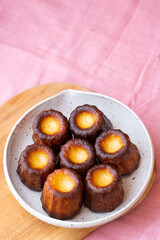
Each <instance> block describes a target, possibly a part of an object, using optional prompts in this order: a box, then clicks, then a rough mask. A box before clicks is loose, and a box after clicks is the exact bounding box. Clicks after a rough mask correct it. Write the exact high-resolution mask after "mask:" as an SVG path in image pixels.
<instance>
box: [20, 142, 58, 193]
mask: <svg viewBox="0 0 160 240" xmlns="http://www.w3.org/2000/svg"><path fill="white" fill-rule="evenodd" d="M55 167H56V156H55V154H54V152H53V150H52V149H50V148H49V147H47V146H46V145H42V144H32V145H28V146H27V147H26V148H25V149H24V151H23V152H22V153H21V155H20V158H19V162H18V167H17V173H18V175H19V177H20V179H21V181H22V182H23V183H24V184H25V185H26V186H27V187H29V188H30V189H32V190H35V191H41V190H42V188H43V185H44V182H45V180H46V178H47V176H48V174H49V173H51V172H52V171H53V170H54V169H55Z"/></svg>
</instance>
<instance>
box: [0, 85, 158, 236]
mask: <svg viewBox="0 0 160 240" xmlns="http://www.w3.org/2000/svg"><path fill="white" fill-rule="evenodd" d="M65 89H75V90H81V91H90V90H88V89H86V88H83V87H81V86H77V85H73V84H70V83H49V84H45V85H40V86H36V87H33V88H31V89H28V90H26V91H24V92H22V93H20V94H18V95H16V96H14V97H13V98H11V99H10V100H8V101H7V102H6V103H4V104H3V105H2V106H1V107H0V122H1V124H0V132H1V136H0V142H1V145H0V153H1V158H2V156H3V151H4V145H5V142H6V139H7V136H8V134H9V132H10V130H11V128H12V127H13V125H14V124H15V123H16V121H17V120H18V119H19V117H20V116H22V115H23V114H24V113H25V112H26V111H27V110H28V109H29V108H30V107H32V106H33V105H35V104H36V103H38V102H40V101H42V100H44V99H46V98H48V97H51V96H53V95H55V94H57V93H59V92H60V91H63V90H65ZM0 174H1V176H2V189H1V190H2V191H1V192H2V196H1V197H0V203H1V204H0V206H1V207H0V210H1V208H2V213H3V214H2V215H3V217H1V220H0V239H3V240H9V239H12V240H19V239H22V236H23V239H27V240H31V239H34V240H41V239H43V240H45V239H46V240H48V239H57V240H63V239H66V238H67V239H70V240H72V239H73V240H81V239H82V238H84V237H85V236H87V235H88V234H89V233H90V232H92V231H93V230H95V229H96V228H97V227H94V228H84V229H69V228H59V227H55V226H52V225H49V224H47V223H44V222H42V221H40V220H38V219H37V218H35V217H33V216H32V215H31V214H29V213H28V212H27V211H25V210H24V209H23V208H22V207H21V206H20V205H19V204H18V202H17V201H16V200H15V199H14V197H13V196H12V193H11V192H10V190H9V188H8V186H7V183H6V181H5V177H4V173H3V161H2V159H1V161H0ZM155 175H156V167H154V170H153V174H152V178H151V180H150V182H149V184H148V186H147V189H146V191H145V192H144V194H143V195H142V196H141V198H140V200H139V201H138V202H137V203H136V204H135V205H134V206H133V207H132V208H131V209H130V210H129V211H131V210H133V209H134V208H135V207H136V206H137V205H138V204H139V203H140V202H141V201H142V200H143V199H144V198H145V197H146V196H147V194H148V193H149V191H150V189H151V187H152V185H153V183H154V179H155ZM6 199H7V200H6ZM2 206H3V207H2ZM129 211H128V212H129ZM22 226H23V227H22Z"/></svg>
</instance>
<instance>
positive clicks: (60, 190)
mask: <svg viewBox="0 0 160 240" xmlns="http://www.w3.org/2000/svg"><path fill="white" fill-rule="evenodd" d="M82 195H83V184H82V180H81V177H80V176H79V175H78V174H77V173H76V172H75V171H73V170H71V169H67V168H61V169H56V170H55V171H54V172H53V173H51V174H49V175H48V177H47V180H46V182H45V184H44V188H43V191H42V195H41V201H42V207H43V209H44V210H45V211H46V212H47V213H48V214H49V216H51V217H54V218H58V219H69V218H71V217H73V216H74V215H75V214H76V213H78V212H79V210H80V208H81V206H82Z"/></svg>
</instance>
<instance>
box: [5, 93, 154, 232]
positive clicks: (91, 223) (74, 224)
mask: <svg viewBox="0 0 160 240" xmlns="http://www.w3.org/2000/svg"><path fill="white" fill-rule="evenodd" d="M69 91H70V92H73V93H75V94H79V93H81V94H84V95H94V96H99V97H103V98H106V99H108V100H110V101H114V102H116V103H118V104H120V105H121V106H122V107H124V108H126V109H127V110H128V111H130V112H131V113H132V114H133V115H134V116H135V117H136V118H137V119H138V121H139V122H140V124H141V126H142V127H143V129H144V131H145V133H146V135H147V138H148V142H149V145H150V148H151V153H152V157H151V167H150V169H149V172H148V177H147V180H146V183H145V185H144V187H143V189H142V190H141V192H140V193H139V194H138V195H137V197H136V198H134V199H132V201H130V203H129V204H128V205H127V206H126V207H124V208H121V209H120V210H119V211H118V212H116V213H114V214H112V215H111V216H106V217H104V218H103V220H102V219H96V220H93V221H85V222H73V221H68V220H67V221H64V220H59V219H54V218H51V217H48V216H45V215H43V214H41V213H39V212H37V211H36V210H34V209H33V208H32V207H31V206H30V205H28V204H27V203H26V202H25V201H24V200H23V199H22V198H21V196H20V195H19V194H18V193H17V191H16V189H15V188H14V186H13V184H12V181H11V179H10V176H9V172H8V167H7V148H8V144H9V141H10V138H11V136H12V134H13V132H14V130H15V129H16V127H17V125H18V124H19V123H20V122H21V121H22V119H23V118H24V117H25V116H26V115H27V114H28V113H29V112H30V111H32V110H33V109H34V108H36V107H38V106H39V105H41V104H43V103H45V102H47V101H49V100H53V99H54V98H56V97H57V96H59V95H62V94H65V93H66V92H69ZM3 168H4V174H5V178H6V181H7V184H8V186H9V188H10V191H11V192H12V194H13V196H14V197H15V199H16V200H17V201H18V202H19V204H20V205H21V206H22V207H23V208H24V209H25V210H26V211H28V212H29V213H30V214H32V215H33V216H35V217H36V218H38V219H40V220H42V221H44V222H46V223H49V224H52V225H54V226H59V227H65V228H88V227H95V226H100V225H102V224H105V223H109V222H111V221H113V220H115V219H117V218H119V217H121V216H123V215H125V214H126V213H127V212H129V210H131V209H132V208H133V207H134V205H136V203H138V202H139V200H140V198H141V197H142V196H143V194H144V193H145V191H146V189H147V187H148V185H149V183H150V180H151V178H152V174H153V169H154V148H153V144H152V140H151V137H150V135H149V133H148V130H147V129H146V127H145V125H144V123H143V122H142V120H141V119H140V118H139V117H138V115H137V114H136V113H135V112H134V111H133V110H131V109H130V108H129V107H128V106H127V105H125V104H124V103H122V102H120V101H118V100H116V99H115V98H112V97H109V96H106V95H103V94H99V93H94V92H83V91H79V90H72V89H67V90H64V91H61V92H59V93H58V94H56V95H54V96H52V97H49V98H47V99H45V100H43V101H40V102H39V103H37V104H36V105H34V106H33V107H31V108H30V109H29V110H28V111H26V112H25V113H24V114H23V115H22V116H21V117H20V118H19V120H18V121H17V122H16V123H15V125H14V126H13V128H12V130H11V131H10V133H9V135H8V138H7V141H6V144H5V148H4V155H3Z"/></svg>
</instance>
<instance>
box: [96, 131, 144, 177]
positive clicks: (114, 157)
mask: <svg viewBox="0 0 160 240" xmlns="http://www.w3.org/2000/svg"><path fill="white" fill-rule="evenodd" d="M95 150H96V155H97V157H98V159H99V160H100V161H101V162H102V163H111V164H113V165H115V166H116V167H117V169H118V170H119V171H120V173H121V175H127V174H130V173H132V172H133V171H134V170H135V169H136V168H137V167H138V164H139V160H140V155H139V152H138V149H137V147H136V145H135V144H133V143H132V142H131V141H130V138H129V136H128V135H127V134H125V133H124V132H122V131H121V130H119V129H110V130H108V131H105V132H102V133H101V134H100V135H99V136H98V138H97V139H96V142H95Z"/></svg>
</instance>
